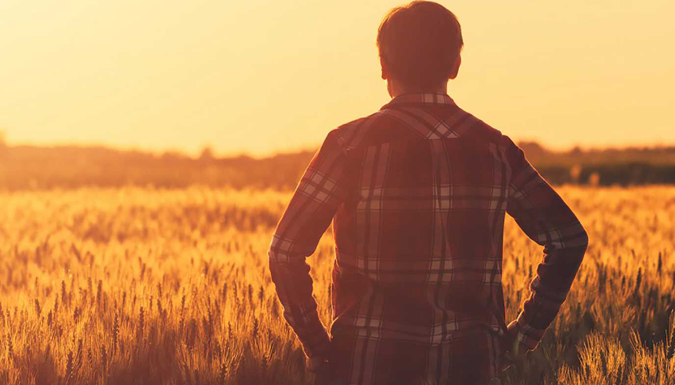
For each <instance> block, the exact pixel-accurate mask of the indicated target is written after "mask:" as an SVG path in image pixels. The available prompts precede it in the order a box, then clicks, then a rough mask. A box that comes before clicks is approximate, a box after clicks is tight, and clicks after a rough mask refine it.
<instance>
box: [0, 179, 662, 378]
mask: <svg viewBox="0 0 675 385" xmlns="http://www.w3.org/2000/svg"><path fill="white" fill-rule="evenodd" d="M560 193H561V195H563V197H564V198H565V199H566V200H567V201H568V203H569V204H570V205H571V206H572V208H573V209H574V210H575V211H576V212H577V213H578V215H579V217H580V218H581V220H582V222H583V223H584V225H585V226H586V228H587V230H588V233H589V236H590V246H589V249H588V253H587V256H586V259H585V261H584V263H583V265H582V267H581V270H580V272H579V275H578V278H577V281H576V282H575V284H574V285H573V288H572V291H571V292H570V295H569V297H568V299H567V302H566V303H565V304H564V305H563V308H562V310H561V313H560V315H559V317H558V318H557V319H556V321H555V322H554V324H553V325H552V326H551V328H550V330H549V331H548V332H547V334H546V336H545V338H544V341H543V342H542V345H541V347H540V349H538V350H537V351H536V352H535V353H533V354H532V355H531V356H529V357H528V359H527V360H526V361H525V362H524V363H523V364H522V365H519V366H516V367H513V368H511V369H509V370H508V371H507V372H505V373H504V374H503V376H502V380H503V383H504V384H551V385H552V384H564V385H582V384H584V385H586V384H612V385H615V384H617V385H618V384H631V385H638V384H640V385H641V384H659V385H666V384H673V383H675V359H674V358H673V354H674V350H675V319H674V318H673V316H672V313H673V309H674V308H675V298H674V295H675V294H674V293H675V189H673V188H672V187H666V186H653V187H633V188H619V187H611V188H603V187H596V188H591V187H562V188H560ZM289 197H290V194H289V193H288V192H278V191H273V190H246V189H245V190H234V189H229V188H211V187H190V188H184V189H155V188H138V187H124V188H81V189H72V190H51V191H23V192H11V193H10V192H5V193H0V200H1V201H2V203H3V204H2V205H1V206H0V255H1V258H0V384H7V385H19V384H20V385H30V384H115V385H117V384H119V385H121V384H240V385H245V384H313V383H314V380H315V379H314V377H313V376H312V375H311V374H310V373H308V372H306V371H305V366H304V365H305V362H304V356H303V353H302V350H301V348H300V346H299V343H298V342H297V341H296V339H295V337H294V335H293V333H292V331H291V330H290V328H289V327H288V326H287V325H286V324H285V322H284V321H283V318H282V315H281V308H280V305H279V304H278V301H277V299H276V297H275V292H274V287H273V285H272V283H271V281H270V276H269V272H268V270H267V261H266V259H267V257H266V250H267V247H268V245H269V241H270V237H271V233H272V231H273V229H274V226H275V224H276V222H277V220H278V218H279V216H280V215H281V212H282V210H283V208H284V206H285V204H286V203H287V201H288V199H289ZM505 232H506V233H505V246H504V262H503V266H504V268H503V275H502V276H503V283H504V286H505V298H506V306H507V315H508V317H507V318H508V319H509V320H510V319H512V318H513V317H514V316H515V313H516V311H517V308H518V305H519V304H520V302H521V301H522V300H523V299H524V298H525V296H526V295H527V292H526V289H525V288H526V284H527V282H528V280H529V279H531V278H532V275H533V272H534V270H535V266H536V264H537V263H538V262H539V260H540V258H541V254H542V251H541V250H540V248H539V247H538V246H536V245H535V244H534V243H533V242H531V241H529V240H528V239H527V238H526V236H525V235H523V234H522V232H521V231H520V230H519V229H518V228H517V226H516V225H515V224H514V222H513V221H512V220H511V219H510V218H507V224H506V230H505ZM332 258H333V252H332V240H331V238H330V234H329V233H328V234H326V236H325V237H324V238H323V239H322V241H321V243H320V245H319V247H318V248H317V251H316V253H315V254H314V255H313V256H312V257H311V258H310V259H309V262H310V265H311V266H312V275H313V276H314V278H315V296H316V298H317V300H318V302H319V304H320V309H321V316H322V318H323V320H324V321H325V323H326V324H328V321H329V318H330V314H329V308H328V304H329V298H330V297H329V290H328V286H329V279H330V269H331V266H332Z"/></svg>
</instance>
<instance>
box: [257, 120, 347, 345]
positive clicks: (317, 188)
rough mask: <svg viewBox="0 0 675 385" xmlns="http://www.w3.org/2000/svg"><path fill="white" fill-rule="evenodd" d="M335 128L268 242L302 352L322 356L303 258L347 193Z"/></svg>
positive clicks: (322, 335)
mask: <svg viewBox="0 0 675 385" xmlns="http://www.w3.org/2000/svg"><path fill="white" fill-rule="evenodd" d="M336 136H337V135H336V133H335V131H332V132H331V133H329V134H328V136H327V137H326V140H325V141H324V143H323V145H322V146H321V148H320V149H319V150H318V152H317V153H316V154H315V155H314V157H313V158H312V160H311V162H310V163H309V166H308V167H307V169H306V170H305V173H304V175H303V176H302V178H301V179H300V182H299V184H298V186H297V188H296V189H295V193H294V194H293V197H292V198H291V201H290V203H289V204H288V207H287V208H286V211H285V212H284V214H283V216H282V217H281V220H280V221H279V223H278V225H277V228H276V231H275V233H274V236H273V238H272V243H271V245H270V248H269V251H268V256H269V267H270V272H271V275H272V281H273V282H274V284H275V285H276V290H277V295H278V296H279V300H280V302H281V304H282V306H283V308H284V312H283V314H284V318H285V319H286V321H287V322H288V323H289V325H290V326H291V327H292V328H293V330H294V331H295V333H296V334H297V336H298V338H299V340H300V342H301V343H302V346H303V348H304V351H305V354H306V355H307V356H309V357H313V356H321V355H322V354H324V353H325V350H326V349H327V347H328V345H329V337H328V333H327V332H326V329H325V327H324V326H323V324H322V323H321V321H320V320H319V316H318V313H317V310H316V307H317V304H316V300H315V299H314V297H313V296H312V278H311V276H310V275H309V270H310V269H309V265H307V263H306V262H305V258H307V257H309V256H310V255H312V254H313V253H314V250H315V249H316V246H317V244H318V242H319V240H320V239H321V236H322V235H323V233H324V232H325V231H326V228H327V227H328V226H329V225H330V223H331V221H332V219H333V216H334V214H335V212H336V211H337V208H338V207H339V205H340V204H341V203H342V201H343V200H344V198H345V196H346V187H345V178H346V174H347V172H346V155H345V154H344V152H343V150H342V148H341V147H340V145H339V143H338V141H337V137H336Z"/></svg>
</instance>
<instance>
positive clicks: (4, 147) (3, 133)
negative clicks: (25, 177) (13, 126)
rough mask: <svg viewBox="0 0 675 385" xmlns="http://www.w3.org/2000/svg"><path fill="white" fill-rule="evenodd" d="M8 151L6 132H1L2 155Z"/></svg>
mask: <svg viewBox="0 0 675 385" xmlns="http://www.w3.org/2000/svg"><path fill="white" fill-rule="evenodd" d="M6 151H7V139H6V136H5V132H4V131H0V153H5V152H6Z"/></svg>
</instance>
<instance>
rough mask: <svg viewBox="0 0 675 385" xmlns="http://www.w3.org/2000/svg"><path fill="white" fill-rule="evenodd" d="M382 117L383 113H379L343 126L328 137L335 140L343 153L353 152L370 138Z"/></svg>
mask: <svg viewBox="0 0 675 385" xmlns="http://www.w3.org/2000/svg"><path fill="white" fill-rule="evenodd" d="M382 116H384V114H382V111H377V112H375V113H372V114H370V115H368V116H364V117H362V118H358V119H355V120H352V121H350V122H347V123H345V124H342V125H340V126H338V127H337V128H335V129H333V130H332V131H331V132H329V133H328V135H329V136H333V137H334V138H335V140H336V141H337V143H338V144H339V145H340V147H341V148H342V150H343V151H345V152H349V151H352V150H354V149H355V148H357V147H359V145H360V144H361V143H363V141H364V140H365V139H366V138H367V137H368V133H369V132H371V130H372V129H373V128H374V127H375V126H376V125H377V122H378V121H379V120H380V118H381V117H382Z"/></svg>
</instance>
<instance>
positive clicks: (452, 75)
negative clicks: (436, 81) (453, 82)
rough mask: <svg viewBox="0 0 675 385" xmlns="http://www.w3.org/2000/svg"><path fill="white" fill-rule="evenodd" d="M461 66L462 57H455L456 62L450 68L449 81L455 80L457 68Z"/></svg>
mask: <svg viewBox="0 0 675 385" xmlns="http://www.w3.org/2000/svg"><path fill="white" fill-rule="evenodd" d="M461 65H462V55H461V54H460V55H459V56H457V61H455V64H454V65H453V66H452V72H450V79H455V78H456V77H457V74H458V73H459V67H460V66H461Z"/></svg>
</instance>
